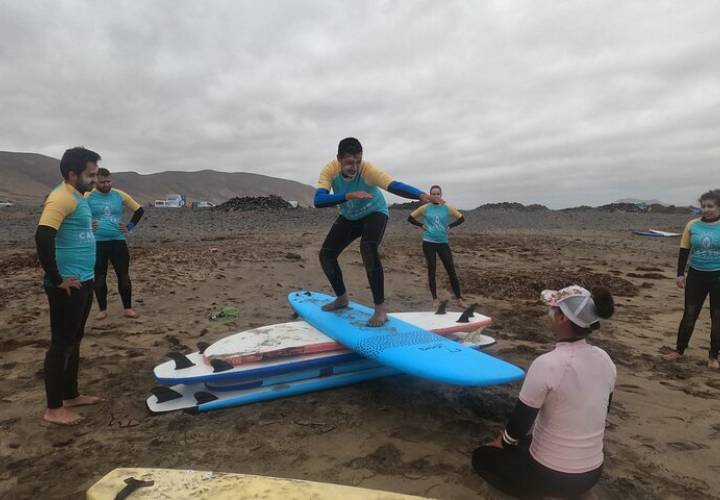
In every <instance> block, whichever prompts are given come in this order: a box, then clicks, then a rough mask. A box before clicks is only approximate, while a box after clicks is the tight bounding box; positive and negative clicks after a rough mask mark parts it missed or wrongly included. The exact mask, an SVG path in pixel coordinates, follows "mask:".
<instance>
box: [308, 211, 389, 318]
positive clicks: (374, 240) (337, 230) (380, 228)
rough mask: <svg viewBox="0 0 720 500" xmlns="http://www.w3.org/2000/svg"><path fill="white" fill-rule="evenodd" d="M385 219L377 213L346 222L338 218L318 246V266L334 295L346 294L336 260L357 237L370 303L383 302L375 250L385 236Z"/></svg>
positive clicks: (377, 254)
mask: <svg viewBox="0 0 720 500" xmlns="http://www.w3.org/2000/svg"><path fill="white" fill-rule="evenodd" d="M387 220H388V217H387V215H385V214H383V213H380V212H373V213H371V214H370V215H368V216H366V217H364V218H362V219H360V220H348V219H346V218H345V217H343V216H342V215H341V216H339V217H338V218H337V220H335V223H334V224H333V226H332V227H331V228H330V232H329V233H328V235H327V237H326V238H325V241H324V242H323V244H322V249H321V250H320V265H321V266H322V269H323V271H324V272H325V276H327V278H328V280H329V281H330V285H331V286H332V288H333V291H334V292H335V295H336V296H338V297H339V296H340V295H343V294H344V293H345V292H346V289H345V283H344V282H343V276H342V271H341V270H340V265H339V264H338V257H339V256H340V254H341V253H342V251H343V250H345V248H346V247H347V246H348V245H349V244H350V243H352V242H353V241H354V240H356V239H357V238H358V237H360V255H362V260H363V264H364V265H365V272H366V273H367V278H368V283H370V289H371V290H372V295H373V302H374V303H375V304H377V305H379V304H383V303H384V302H385V275H384V274H383V268H382V262H380V254H379V252H378V248H379V247H380V242H381V241H382V239H383V235H384V234H385V226H387Z"/></svg>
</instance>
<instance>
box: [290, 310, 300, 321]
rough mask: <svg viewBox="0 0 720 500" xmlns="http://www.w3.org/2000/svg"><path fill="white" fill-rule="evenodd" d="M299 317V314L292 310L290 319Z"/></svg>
mask: <svg viewBox="0 0 720 500" xmlns="http://www.w3.org/2000/svg"><path fill="white" fill-rule="evenodd" d="M299 317H300V315H299V314H298V313H296V312H295V311H293V313H292V319H298V318H299Z"/></svg>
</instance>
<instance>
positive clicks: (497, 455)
mask: <svg viewBox="0 0 720 500" xmlns="http://www.w3.org/2000/svg"><path fill="white" fill-rule="evenodd" d="M472 463H473V467H474V468H475V471H476V472H477V473H478V474H480V475H481V476H482V478H483V479H485V481H487V482H488V483H490V484H491V485H492V486H494V487H495V488H497V489H499V490H500V491H503V492H504V493H508V494H510V495H513V496H515V497H518V498H538V497H543V496H550V497H555V498H558V497H559V498H578V497H580V495H582V494H583V493H585V492H586V491H588V490H590V488H592V487H593V486H595V484H596V483H597V482H598V480H599V479H600V474H601V473H602V465H601V466H600V467H598V468H597V469H594V470H591V471H589V472H583V473H580V474H568V473H566V472H558V471H556V470H553V469H549V468H547V467H545V466H544V465H541V464H539V463H538V462H536V461H535V459H533V458H532V456H531V455H530V453H529V451H528V448H527V444H525V445H522V444H520V445H518V447H517V448H494V447H491V446H482V447H480V448H478V449H477V450H475V451H474V452H473V457H472Z"/></svg>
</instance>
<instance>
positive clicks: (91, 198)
mask: <svg viewBox="0 0 720 500" xmlns="http://www.w3.org/2000/svg"><path fill="white" fill-rule="evenodd" d="M85 198H87V201H88V204H89V205H90V210H92V216H93V228H94V229H95V241H96V242H97V247H96V248H97V257H96V261H95V298H96V299H97V302H98V307H99V308H100V312H98V314H97V316H95V319H98V320H102V319H105V318H107V314H108V313H107V291H108V290H107V271H108V261H110V262H111V263H112V265H113V269H115V274H116V275H117V280H118V292H119V293H120V298H121V300H122V303H123V309H124V310H125V312H124V315H125V316H126V317H128V318H137V317H138V313H136V312H135V310H134V309H133V308H132V283H131V282H130V251H129V250H128V246H127V241H126V236H127V235H128V234H129V233H130V231H132V230H133V228H134V227H135V226H137V223H138V222H140V218H141V217H142V216H143V213H144V210H143V208H142V207H141V206H140V204H138V202H136V201H135V200H133V199H132V198H131V197H130V196H129V195H128V194H127V193H125V192H124V191H120V190H119V189H114V188H113V187H112V176H111V175H110V171H108V170H107V169H105V168H99V169H98V180H97V184H96V186H95V189H94V190H93V191H92V192H90V193H87V194H86V195H85ZM125 207H127V208H129V209H130V210H132V212H133V215H132V218H131V219H130V222H128V223H127V224H125V223H123V222H122V216H123V212H124V210H125Z"/></svg>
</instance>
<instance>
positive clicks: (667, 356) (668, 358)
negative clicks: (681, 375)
mask: <svg viewBox="0 0 720 500" xmlns="http://www.w3.org/2000/svg"><path fill="white" fill-rule="evenodd" d="M682 357H683V355H682V354H680V353H679V352H677V351H670V352H669V353H667V354H663V359H664V360H665V361H675V360H678V359H680V358H682Z"/></svg>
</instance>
